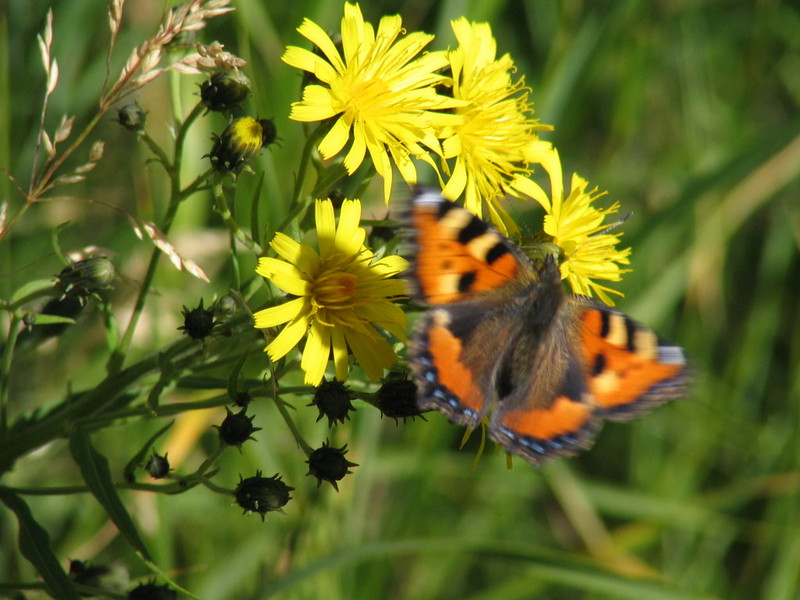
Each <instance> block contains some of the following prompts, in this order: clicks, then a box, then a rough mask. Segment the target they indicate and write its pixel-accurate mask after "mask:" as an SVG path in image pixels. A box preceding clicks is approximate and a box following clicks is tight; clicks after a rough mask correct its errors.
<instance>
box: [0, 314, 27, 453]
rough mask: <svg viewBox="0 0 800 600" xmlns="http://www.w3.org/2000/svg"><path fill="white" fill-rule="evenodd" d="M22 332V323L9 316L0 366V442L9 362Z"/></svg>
mask: <svg viewBox="0 0 800 600" xmlns="http://www.w3.org/2000/svg"><path fill="white" fill-rule="evenodd" d="M21 330H22V321H21V320H20V319H19V318H17V316H16V315H12V316H11V322H10V323H9V325H8V338H7V339H6V345H5V346H4V347H3V358H2V361H3V362H2V366H0V440H4V439H5V437H6V433H7V432H8V391H9V384H10V383H11V360H12V358H13V357H14V346H16V344H17V336H18V335H19V332H20V331H21Z"/></svg>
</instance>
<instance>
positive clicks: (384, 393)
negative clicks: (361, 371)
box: [375, 372, 424, 419]
mask: <svg viewBox="0 0 800 600" xmlns="http://www.w3.org/2000/svg"><path fill="white" fill-rule="evenodd" d="M382 383H383V385H381V387H380V389H379V390H378V391H377V393H376V394H375V406H377V407H378V410H380V411H381V414H383V416H385V417H389V418H392V419H407V418H409V417H410V418H412V419H413V418H414V417H418V416H421V415H422V412H423V411H422V410H420V408H419V406H417V385H416V384H415V383H414V382H413V381H411V380H409V379H408V373H404V372H390V373H389V375H387V376H386V378H385V379H384V380H383V382H382ZM422 418H423V419H424V417H422Z"/></svg>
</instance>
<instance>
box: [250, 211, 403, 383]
mask: <svg viewBox="0 0 800 600" xmlns="http://www.w3.org/2000/svg"><path fill="white" fill-rule="evenodd" d="M360 219H361V203H360V202H359V201H358V200H345V201H344V203H343V204H342V208H341V213H340V215H339V225H338V227H337V226H336V223H335V219H334V214H333V204H332V203H331V201H330V200H318V201H317V203H316V222H317V239H318V244H319V253H318V252H317V251H316V250H315V249H314V248H312V247H311V246H309V245H307V244H303V243H299V242H296V241H295V240H293V239H291V238H290V237H288V236H286V235H284V234H282V233H276V234H275V237H274V238H273V239H272V242H270V246H272V249H273V250H275V252H276V253H277V254H278V256H280V257H281V258H283V259H284V260H280V259H278V258H269V257H262V258H260V259H259V260H258V267H257V268H256V272H257V273H258V274H259V275H261V276H263V277H266V278H267V279H269V280H270V281H272V283H273V284H275V285H276V286H277V287H278V288H280V289H282V290H283V291H285V292H286V293H287V294H291V295H292V296H295V297H294V298H293V299H292V300H289V301H288V302H285V303H284V304H281V305H279V306H273V307H271V308H267V309H264V310H261V311H258V312H257V313H255V315H254V316H255V326H256V327H257V328H259V329H265V328H268V327H276V326H278V325H283V324H284V323H286V326H285V327H284V328H283V329H282V330H281V332H280V333H279V334H278V335H277V337H275V339H274V340H272V342H270V344H269V345H268V346H267V348H266V351H267V352H268V353H269V356H270V358H271V359H272V360H278V359H280V358H281V357H283V356H285V355H286V354H288V353H289V351H290V350H292V349H293V348H294V347H295V346H297V344H298V343H299V342H300V340H302V338H303V337H305V336H307V339H306V342H305V346H304V347H303V358H302V360H301V363H300V367H301V368H302V369H303V371H304V372H305V382H306V383H308V384H311V385H318V384H319V383H320V381H322V377H323V375H324V374H325V369H326V367H327V365H328V360H329V359H330V356H331V352H332V353H333V361H334V364H335V368H336V378H337V379H339V380H340V381H344V380H345V379H346V378H347V374H348V371H349V369H350V364H349V358H348V350H351V351H352V353H353V355H354V356H355V358H356V360H358V362H359V364H360V365H361V367H362V368H363V369H364V372H365V373H366V374H367V376H368V377H369V378H370V379H373V380H375V379H379V378H380V377H381V376H382V375H383V370H384V369H386V368H388V367H390V366H392V364H394V362H395V361H396V360H397V357H396V356H395V354H394V350H393V349H392V346H391V345H390V344H389V342H388V341H387V340H386V338H385V337H384V335H383V334H382V332H381V331H380V330H381V329H383V330H386V331H388V332H389V333H391V334H392V335H394V336H395V337H397V338H398V339H401V340H405V327H406V316H405V313H403V311H402V310H400V308H399V307H397V306H395V305H394V304H392V302H391V300H392V299H396V298H399V297H401V296H404V295H405V287H404V285H403V282H402V280H400V279H391V278H392V277H393V276H395V275H397V274H398V273H400V272H401V271H403V270H405V269H406V268H407V267H408V263H407V262H406V260H405V259H403V258H401V257H399V256H385V257H383V258H381V259H380V260H376V257H375V255H374V254H373V253H372V251H370V250H369V249H367V248H366V247H365V246H364V239H365V236H366V232H365V231H364V229H363V228H361V227H359V220H360Z"/></svg>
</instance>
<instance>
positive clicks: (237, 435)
mask: <svg viewBox="0 0 800 600" xmlns="http://www.w3.org/2000/svg"><path fill="white" fill-rule="evenodd" d="M245 410H246V409H244V408H243V409H242V410H240V411H239V412H238V413H235V414H234V413H232V412H231V411H230V410H229V409H228V408H227V407H226V408H225V412H227V413H228V416H227V417H225V420H224V421H223V422H222V425H220V426H219V427H217V429H219V437H220V439H221V440H222V441H223V442H225V443H226V444H227V445H228V446H236V447H237V448H239V447H240V446H241V445H242V444H244V443H245V442H246V441H247V440H252V439H253V438H252V437H251V436H252V434H254V433H255V432H256V431H261V428H260V427H253V419H254V418H255V417H254V416H253V417H248V416H247V415H245V414H244V413H245ZM215 427H216V426H215Z"/></svg>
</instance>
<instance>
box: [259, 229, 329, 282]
mask: <svg viewBox="0 0 800 600" xmlns="http://www.w3.org/2000/svg"><path fill="white" fill-rule="evenodd" d="M269 245H270V246H271V247H272V249H273V250H275V252H276V253H277V254H278V256H280V257H281V258H284V259H286V260H288V261H289V262H290V263H292V264H293V265H297V268H299V269H300V270H301V271H302V272H303V273H305V274H307V275H313V274H314V273H316V272H317V269H318V268H319V254H317V251H316V250H314V249H313V248H312V247H311V246H309V245H308V244H301V243H300V242H297V241H295V240H293V239H292V238H290V237H289V236H288V235H285V234H283V233H281V232H278V233H276V234H275V236H274V237H273V238H272V241H271V242H270V243H269Z"/></svg>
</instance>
